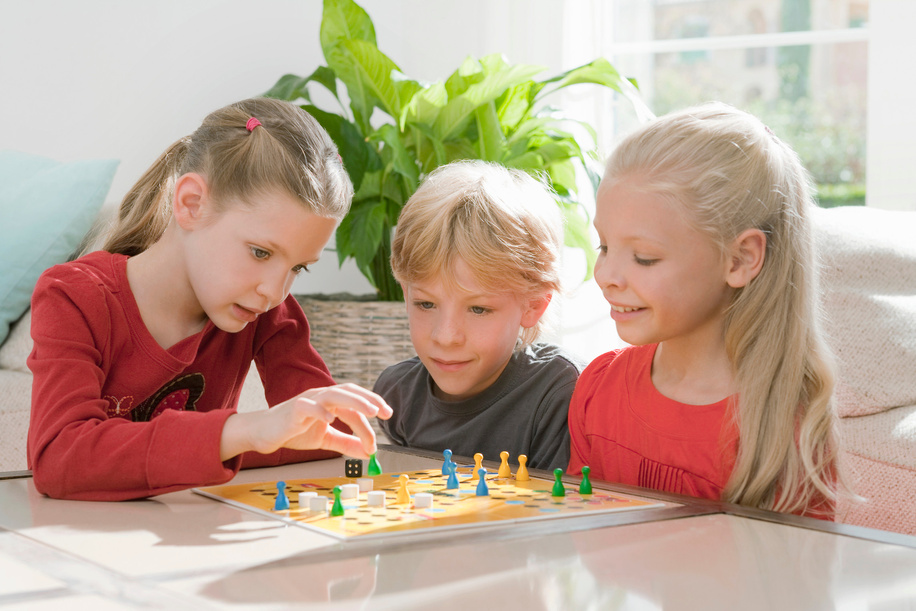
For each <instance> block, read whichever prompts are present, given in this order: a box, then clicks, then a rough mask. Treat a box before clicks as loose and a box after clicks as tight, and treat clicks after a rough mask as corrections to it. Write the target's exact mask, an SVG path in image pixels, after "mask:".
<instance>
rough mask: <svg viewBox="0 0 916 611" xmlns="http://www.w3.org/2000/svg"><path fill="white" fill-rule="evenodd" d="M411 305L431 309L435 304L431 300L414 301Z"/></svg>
mask: <svg viewBox="0 0 916 611" xmlns="http://www.w3.org/2000/svg"><path fill="white" fill-rule="evenodd" d="M413 305H414V307H417V308H420V309H421V310H432V309H433V308H434V307H436V304H434V303H433V302H432V301H414V302H413Z"/></svg>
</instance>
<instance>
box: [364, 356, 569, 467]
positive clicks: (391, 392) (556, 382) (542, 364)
mask: <svg viewBox="0 0 916 611" xmlns="http://www.w3.org/2000/svg"><path fill="white" fill-rule="evenodd" d="M581 371H582V363H581V361H579V359H576V358H575V357H573V356H571V355H570V354H568V353H567V352H565V351H563V350H562V349H561V348H560V347H558V346H554V345H552V344H535V345H534V346H529V347H528V348H526V349H525V350H520V351H516V352H515V353H514V354H513V355H512V358H511V359H510V360H509V363H508V365H506V368H505V369H504V370H503V372H502V374H500V376H499V378H498V379H497V380H496V382H494V383H493V384H492V385H491V386H490V387H489V388H487V389H486V390H484V391H483V392H481V393H480V394H478V395H477V396H475V397H472V398H470V399H465V400H462V401H442V400H441V399H438V398H436V396H435V395H433V381H432V377H431V376H430V375H429V372H428V371H427V370H426V367H424V366H423V363H421V362H420V359H419V357H414V358H412V359H408V360H406V361H402V362H400V363H398V364H397V365H392V366H391V367H388V368H387V369H385V371H383V372H382V374H381V375H380V376H379V378H378V380H377V381H376V383H375V387H374V390H375V392H376V393H378V394H379V395H381V396H382V397H383V398H384V399H385V401H387V402H388V404H389V405H390V406H391V407H392V409H393V410H394V415H393V416H392V417H391V419H390V420H387V421H386V420H381V421H380V424H381V426H382V430H384V431H385V433H386V434H387V435H388V436H389V437H390V438H391V440H392V441H393V442H394V443H396V444H398V445H402V446H407V447H410V448H422V449H425V450H432V451H436V452H441V451H443V450H445V449H450V450H451V451H452V452H453V453H454V454H456V455H459V456H467V457H472V456H473V455H474V454H475V453H477V452H480V453H482V454H483V456H484V459H486V460H493V461H499V459H500V457H499V455H500V452H502V451H504V450H505V451H507V452H509V462H511V463H513V464H518V456H519V454H525V455H526V456H527V457H528V463H527V465H528V467H531V468H534V469H554V468H556V467H560V468H562V469H565V468H566V465H567V463H568V462H569V429H568V428H567V426H566V415H567V412H568V411H569V400H570V398H571V397H572V392H573V388H574V387H575V385H576V379H577V378H578V377H579V373H580V372H581Z"/></svg>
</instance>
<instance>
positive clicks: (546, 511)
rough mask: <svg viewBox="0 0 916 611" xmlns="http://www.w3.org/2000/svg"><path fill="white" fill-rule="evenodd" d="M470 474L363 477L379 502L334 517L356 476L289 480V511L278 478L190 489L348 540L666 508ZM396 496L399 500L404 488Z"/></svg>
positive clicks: (363, 497) (364, 502) (349, 504)
mask: <svg viewBox="0 0 916 611" xmlns="http://www.w3.org/2000/svg"><path fill="white" fill-rule="evenodd" d="M471 471H472V468H471V467H467V466H465V467H459V468H458V470H457V475H458V479H459V488H457V489H447V488H446V481H447V476H446V475H443V474H442V472H441V471H440V470H438V469H428V470H423V471H406V472H399V473H385V474H382V475H377V476H374V477H369V478H361V479H363V480H371V487H372V489H373V490H382V491H384V492H385V499H384V506H383V507H380V506H370V505H369V502H368V496H369V494H368V491H361V492H359V493H358V495H357V496H356V497H355V498H349V499H343V500H342V501H341V503H342V505H343V515H342V516H334V515H331V512H330V511H329V510H328V509H327V508H329V507H331V506H332V503H331V501H333V500H334V494H333V490H334V488H335V487H336V486H342V485H344V484H354V483H355V482H356V481H357V480H356V479H354V478H347V477H330V478H319V479H290V480H286V481H285V487H284V493H285V494H286V497H287V498H288V501H289V509H281V510H275V509H274V507H275V504H276V500H277V495H278V486H277V482H276V481H273V482H260V483H257V484H250V483H249V484H230V485H225V486H210V487H206V488H195V489H194V492H196V493H198V494H201V495H203V496H207V497H210V498H212V499H216V500H218V501H222V502H224V503H229V504H231V505H235V506H237V507H241V508H243V509H248V510H251V511H255V512H257V513H260V514H266V515H268V516H271V517H274V518H277V519H281V520H284V521H287V522H290V523H293V524H296V525H299V526H303V527H305V528H308V529H311V530H314V531H318V532H321V533H324V534H326V535H330V536H332V537H336V538H338V539H345V540H346V539H353V538H359V539H366V538H370V537H379V536H393V535H397V534H405V533H411V532H416V531H417V530H420V529H460V528H469V527H474V526H481V525H485V524H489V525H493V523H496V522H501V523H513V522H521V521H533V520H553V519H562V518H567V517H571V516H582V515H588V514H601V513H610V512H618V511H627V510H634V509H649V508H654V507H663V504H662V503H658V502H653V501H647V500H642V499H638V498H635V497H629V496H626V495H623V494H618V493H612V492H608V491H604V490H598V489H596V490H594V492H593V493H592V494H586V495H583V494H579V491H578V489H577V488H575V487H573V486H571V485H569V484H564V488H565V496H553V492H554V491H553V490H552V488H553V485H554V482H553V481H548V480H545V479H540V478H536V477H532V478H531V479H529V480H526V481H516V480H515V478H514V477H508V478H498V477H496V476H495V475H487V476H486V479H485V482H486V484H487V488H488V492H489V494H488V495H486V496H478V495H477V493H478V482H479V480H477V479H473V478H472V473H471ZM402 474H406V475H407V476H408V480H407V490H408V492H409V493H410V495H411V500H410V501H409V502H406V503H405V502H401V503H399V502H398V497H399V494H398V490H399V488H400V485H401V484H400V476H401V475H402ZM363 485H364V486H368V485H369V482H367V481H363ZM301 492H315V493H317V495H318V497H325V498H326V499H327V502H325V503H323V504H322V505H323V507H324V509H319V510H311V509H310V505H311V503H308V504H307V503H306V500H305V497H303V501H302V505H303V506H301V507H300V500H299V499H300V497H299V493H301ZM420 492H423V493H430V494H431V495H432V506H431V507H417V506H416V504H415V503H414V500H413V495H415V494H417V493H420ZM378 496H379V495H378V494H376V497H378ZM400 496H401V498H402V499H403V498H404V496H403V493H402V494H401V495H400Z"/></svg>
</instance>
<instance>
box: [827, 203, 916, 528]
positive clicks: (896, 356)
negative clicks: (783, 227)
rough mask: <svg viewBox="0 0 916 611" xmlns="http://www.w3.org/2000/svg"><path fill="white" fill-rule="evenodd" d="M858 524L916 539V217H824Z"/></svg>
mask: <svg viewBox="0 0 916 611" xmlns="http://www.w3.org/2000/svg"><path fill="white" fill-rule="evenodd" d="M815 227H816V239H817V246H818V251H819V253H820V256H821V263H822V265H823V272H822V280H821V281H822V287H821V289H822V290H821V295H822V301H821V303H822V306H823V309H824V313H825V320H826V324H825V330H826V332H827V341H828V343H829V344H830V347H831V348H832V350H833V353H834V355H835V357H836V361H837V374H838V375H837V386H836V393H835V397H836V409H837V413H838V415H839V416H840V418H839V423H840V440H841V447H842V451H841V456H840V458H841V470H842V473H843V475H844V476H845V477H846V478H847V480H848V482H849V484H850V486H851V488H852V491H853V492H854V493H855V494H857V495H859V496H860V497H861V498H860V499H856V498H853V497H846V498H845V499H843V500H842V502H841V503H840V505H839V510H840V515H839V520H840V521H841V522H844V523H848V524H856V525H860V526H869V527H872V528H879V529H883V530H890V531H897V532H903V533H906V534H910V535H916V500H914V499H916V237H914V236H916V212H913V211H888V210H879V209H874V208H864V207H845V208H833V209H819V210H818V211H817V213H816V215H815Z"/></svg>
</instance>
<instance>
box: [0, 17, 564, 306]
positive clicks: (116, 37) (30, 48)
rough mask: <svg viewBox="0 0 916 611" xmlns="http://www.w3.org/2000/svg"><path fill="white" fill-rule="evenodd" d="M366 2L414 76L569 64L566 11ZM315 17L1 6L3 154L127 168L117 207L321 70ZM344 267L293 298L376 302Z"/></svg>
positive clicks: (314, 279) (383, 40)
mask: <svg viewBox="0 0 916 611" xmlns="http://www.w3.org/2000/svg"><path fill="white" fill-rule="evenodd" d="M360 4H361V5H362V6H363V7H364V8H365V9H366V11H367V12H368V13H369V15H370V16H371V17H372V19H373V21H374V23H375V26H376V33H377V38H378V42H379V47H380V48H381V49H382V51H384V52H385V53H387V54H388V55H389V57H391V58H392V59H393V60H394V61H395V62H396V63H397V64H399V65H400V67H401V68H402V70H403V71H404V72H405V73H406V74H408V75H409V76H411V77H412V78H417V79H423V80H441V79H444V78H445V77H447V76H448V75H449V74H450V73H451V72H452V71H453V70H455V69H456V68H457V67H458V65H459V64H460V63H461V61H462V60H463V59H464V58H465V57H466V56H468V55H473V56H476V57H479V56H481V55H484V54H487V53H492V52H503V53H506V54H507V55H508V56H509V59H510V61H513V62H518V63H522V62H523V63H533V64H539V65H540V64H543V65H547V66H550V69H551V70H553V71H554V72H556V71H559V70H560V68H561V65H562V60H561V54H560V52H559V48H560V45H561V40H560V37H559V36H556V35H555V32H556V31H557V30H555V28H556V27H557V24H558V23H561V16H562V4H561V3H556V2H553V1H551V0H537V1H533V2H532V1H528V0H512V1H505V2H500V3H490V2H489V1H488V0H465V1H463V2H461V3H454V2H437V3H431V2H427V1H424V0H364V1H363V2H361V3H360ZM485 13H488V15H489V17H488V18H487V19H483V18H482V15H484V14H485ZM320 21H321V1H320V0H261V1H259V2H257V3H255V2H250V1H243V0H156V1H152V0H147V1H130V2H121V1H118V0H79V1H75V2H74V1H70V0H35V1H29V2H26V1H24V0H0V87H2V95H0V117H2V121H3V126H2V128H0V148H3V149H15V150H21V151H25V152H30V153H35V154H41V155H46V156H49V157H53V158H55V159H58V160H61V161H69V160H74V159H86V158H117V159H120V160H121V164H120V166H119V168H118V172H117V174H116V176H115V179H114V183H113V185H112V188H111V191H110V193H109V197H108V200H109V203H110V204H112V205H113V204H114V203H115V202H117V201H119V200H120V199H121V197H123V195H124V194H125V193H126V192H127V190H128V189H129V188H130V186H131V185H132V184H133V183H134V181H135V180H136V179H137V178H139V176H140V174H141V173H142V172H143V171H144V170H145V169H146V168H147V167H148V166H149V164H150V163H152V161H153V160H154V159H155V158H156V157H157V156H158V154H159V153H160V152H162V151H163V150H164V149H165V148H166V147H167V146H168V145H169V144H171V143H172V142H174V141H175V140H177V139H178V138H180V137H182V136H184V135H186V134H188V133H190V132H192V131H193V130H194V129H195V128H196V127H197V125H198V124H199V123H200V121H201V119H203V117H204V116H205V115H206V114H207V113H208V112H210V111H212V110H214V109H216V108H218V107H220V106H223V105H225V104H228V103H230V102H233V101H235V100H238V99H242V98H246V97H250V96H254V95H258V94H261V93H263V92H264V91H266V90H267V89H268V88H269V87H270V86H271V85H273V83H274V82H275V81H276V80H277V79H278V78H279V77H280V76H282V75H283V74H286V73H288V72H292V73H297V74H303V75H304V74H308V73H310V72H311V71H312V70H314V69H315V68H316V67H317V66H319V65H322V64H324V60H323V57H322V54H321V47H320V44H319V41H318V32H319V25H320ZM408 33H409V35H407V34H408ZM552 73H553V72H545V74H552ZM336 259H337V257H336V253H333V252H326V253H325V255H324V257H323V258H322V261H321V263H319V264H318V265H317V266H315V267H314V268H313V272H312V273H311V274H308V275H304V277H303V278H302V279H301V280H300V281H299V283H298V284H297V286H296V288H295V290H296V291H297V292H338V291H349V292H353V293H357V294H359V293H370V292H372V289H371V287H370V286H369V284H368V283H367V282H366V281H365V280H364V279H363V278H362V276H361V275H360V274H359V273H358V272H357V271H356V268H355V266H353V265H352V264H348V265H346V266H345V268H344V269H343V270H338V268H337V261H336Z"/></svg>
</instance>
